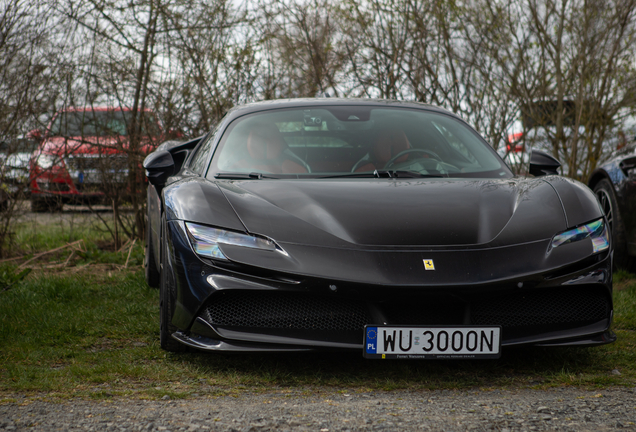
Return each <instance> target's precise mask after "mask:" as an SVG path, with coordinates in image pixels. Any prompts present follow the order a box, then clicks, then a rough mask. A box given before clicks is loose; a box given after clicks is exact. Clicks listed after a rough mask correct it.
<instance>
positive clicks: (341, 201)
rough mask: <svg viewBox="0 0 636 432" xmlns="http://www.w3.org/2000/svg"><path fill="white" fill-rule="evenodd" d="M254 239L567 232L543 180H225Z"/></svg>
mask: <svg viewBox="0 0 636 432" xmlns="http://www.w3.org/2000/svg"><path fill="white" fill-rule="evenodd" d="M217 184H218V186H219V187H220V188H221V190H222V191H223V193H224V195H225V196H226V198H227V199H228V201H229V203H230V204H231V206H232V208H233V209H234V211H235V212H236V214H237V216H238V217H239V218H240V220H241V222H242V223H243V225H244V226H245V227H246V228H247V230H248V231H249V232H252V233H257V234H261V235H266V236H268V237H270V238H273V239H274V240H276V241H278V242H283V243H285V242H287V243H295V244H303V245H316V246H327V247H362V248H374V247H382V248H386V247H411V246H414V247H415V246H417V247H421V246H474V245H498V244H501V245H505V244H514V243H519V242H527V241H535V240H541V239H546V238H550V237H552V236H553V235H554V234H555V233H556V232H558V231H561V230H563V229H565V228H566V219H565V216H564V212H563V206H562V204H561V201H560V199H559V196H558V195H557V193H556V192H555V190H554V188H553V187H551V186H550V184H548V183H547V182H545V181H542V180H540V179H501V180H491V179H400V180H397V179H315V180H246V181H219V182H217Z"/></svg>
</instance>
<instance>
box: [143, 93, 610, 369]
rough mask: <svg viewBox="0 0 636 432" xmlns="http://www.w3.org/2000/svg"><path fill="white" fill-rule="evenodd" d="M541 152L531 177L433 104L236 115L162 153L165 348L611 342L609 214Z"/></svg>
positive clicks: (433, 348)
mask: <svg viewBox="0 0 636 432" xmlns="http://www.w3.org/2000/svg"><path fill="white" fill-rule="evenodd" d="M558 166H559V164H558V162H557V161H556V160H554V159H553V158H552V157H551V156H549V155H547V154H543V153H541V152H535V153H533V154H532V155H531V156H530V173H532V174H534V175H536V176H540V177H538V178H534V177H527V178H526V177H515V176H514V175H513V173H512V172H511V171H510V169H509V168H508V167H507V166H506V164H505V163H504V162H503V160H502V159H501V158H500V157H499V156H498V155H497V154H496V152H494V150H493V149H492V148H491V147H490V146H489V145H488V143H487V142H486V141H484V139H483V138H482V137H481V136H479V134H478V133H477V132H476V131H475V130H474V129H473V128H471V127H470V126H468V125H467V124H466V123H465V122H464V121H462V120H461V119H460V118H459V117H457V116H455V115H453V114H451V113H449V112H448V111H445V110H443V109H440V108H436V107H432V106H429V105H424V104H419V103H407V102H397V101H389V100H370V99H296V100H287V101H271V102H262V103H254V104H249V105H245V106H240V107H237V108H235V109H233V110H232V111H230V112H229V113H228V114H227V115H226V116H225V117H224V118H223V120H222V121H221V122H220V123H219V124H218V126H217V127H216V129H215V130H214V131H212V132H210V133H209V134H208V135H206V136H205V137H202V138H199V139H195V140H192V141H188V142H185V143H178V142H171V143H166V144H164V145H161V146H160V147H159V148H158V149H157V150H156V151H155V152H153V153H151V154H150V155H148V157H147V158H146V159H145V161H144V168H145V169H146V174H147V176H148V179H149V182H150V185H149V187H148V225H147V230H146V231H147V233H148V239H147V242H148V248H147V260H146V261H147V268H146V278H147V281H148V283H149V285H151V286H159V289H160V299H161V300H160V305H161V306H160V336H161V346H162V348H164V349H166V350H169V351H178V350H181V349H184V348H185V347H186V346H189V347H194V348H197V349H201V350H209V351H261V350H266V351H299V350H320V349H329V350H334V349H344V350H358V351H359V352H361V353H362V354H363V355H364V356H365V357H368V358H480V357H481V358H493V357H498V356H499V355H500V353H501V347H504V346H513V345H528V344H529V345H542V346H557V345H559V346H571V345H599V344H606V343H610V342H613V341H614V340H615V336H614V334H613V333H612V332H611V330H610V325H611V321H612V310H613V306H612V271H611V270H612V269H611V267H612V261H611V242H610V238H609V234H608V229H607V219H606V217H605V215H604V214H603V212H602V210H601V208H600V207H599V204H598V200H597V199H596V196H595V195H594V193H593V192H592V191H591V190H590V189H589V188H588V187H587V186H585V185H584V184H581V183H579V182H577V181H574V180H571V179H567V178H563V177H559V176H557V175H554V173H556V168H557V167H558Z"/></svg>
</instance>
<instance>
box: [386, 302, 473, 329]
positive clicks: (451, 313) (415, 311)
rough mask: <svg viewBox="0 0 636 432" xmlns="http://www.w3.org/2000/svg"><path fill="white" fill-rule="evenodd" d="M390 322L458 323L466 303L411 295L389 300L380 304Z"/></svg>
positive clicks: (462, 316)
mask: <svg viewBox="0 0 636 432" xmlns="http://www.w3.org/2000/svg"><path fill="white" fill-rule="evenodd" d="M380 310H382V311H383V312H384V314H385V316H386V319H387V321H388V322H389V323H391V324H396V325H413V324H415V325H458V324H462V322H463V319H464V315H465V310H466V304H465V303H462V302H460V301H449V300H448V299H439V298H428V299H427V298H426V297H419V296H415V297H411V296H409V298H408V301H404V300H401V301H390V302H387V303H384V304H381V305H380Z"/></svg>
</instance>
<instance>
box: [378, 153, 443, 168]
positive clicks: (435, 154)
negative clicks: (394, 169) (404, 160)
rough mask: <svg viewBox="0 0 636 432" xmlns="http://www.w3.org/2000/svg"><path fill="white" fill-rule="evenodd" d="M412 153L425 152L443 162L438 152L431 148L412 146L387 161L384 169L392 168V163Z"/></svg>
mask: <svg viewBox="0 0 636 432" xmlns="http://www.w3.org/2000/svg"><path fill="white" fill-rule="evenodd" d="M410 153H423V154H426V155H429V156H431V157H433V159H437V160H438V161H440V162H442V158H441V157H439V156H438V155H437V153H435V152H432V151H430V150H424V149H418V148H411V149H406V150H404V151H401V152H399V153H398V154H396V155H395V156H393V157H392V158H391V159H389V160H388V161H387V163H385V164H384V169H388V168H390V167H391V165H393V164H394V163H395V161H396V160H398V159H399V158H401V157H402V156H405V155H407V154H410Z"/></svg>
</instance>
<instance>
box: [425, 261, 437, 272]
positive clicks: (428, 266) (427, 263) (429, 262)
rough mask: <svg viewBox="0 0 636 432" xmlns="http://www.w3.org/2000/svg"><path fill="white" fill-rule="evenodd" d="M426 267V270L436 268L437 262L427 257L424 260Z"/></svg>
mask: <svg viewBox="0 0 636 432" xmlns="http://www.w3.org/2000/svg"><path fill="white" fill-rule="evenodd" d="M424 268H425V269H426V270H435V264H433V260H431V259H425V260H424Z"/></svg>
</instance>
